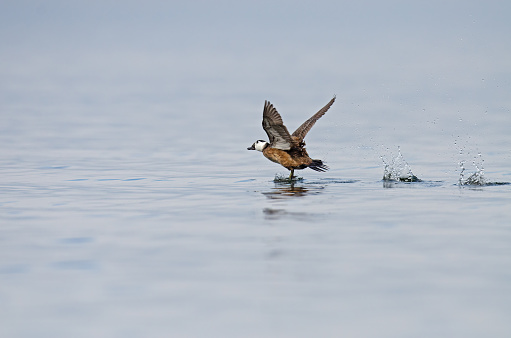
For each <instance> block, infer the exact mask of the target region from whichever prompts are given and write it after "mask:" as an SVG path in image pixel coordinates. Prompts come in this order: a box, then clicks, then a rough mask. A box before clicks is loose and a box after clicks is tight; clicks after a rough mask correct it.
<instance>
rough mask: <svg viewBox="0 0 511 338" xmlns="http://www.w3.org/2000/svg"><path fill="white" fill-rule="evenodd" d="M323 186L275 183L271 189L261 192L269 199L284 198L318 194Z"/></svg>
mask: <svg viewBox="0 0 511 338" xmlns="http://www.w3.org/2000/svg"><path fill="white" fill-rule="evenodd" d="M324 188H325V187H324V186H310V187H304V186H303V185H296V184H295V183H289V184H275V188H273V189H272V190H271V191H267V192H263V193H262V194H263V195H265V196H266V197H268V198H269V199H285V198H294V197H305V196H307V195H316V194H320V193H321V192H322V191H323V189H324Z"/></svg>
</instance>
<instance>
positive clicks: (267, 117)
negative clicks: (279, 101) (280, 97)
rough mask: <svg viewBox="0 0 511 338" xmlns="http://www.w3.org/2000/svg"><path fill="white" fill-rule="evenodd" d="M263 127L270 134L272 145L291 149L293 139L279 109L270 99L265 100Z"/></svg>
mask: <svg viewBox="0 0 511 338" xmlns="http://www.w3.org/2000/svg"><path fill="white" fill-rule="evenodd" d="M263 129H264V131H265V132H266V134H268V138H269V140H270V145H271V147H273V148H277V149H282V150H289V149H291V147H292V145H293V143H294V142H293V139H292V138H291V135H289V131H287V128H286V126H285V125H284V122H282V117H281V116H280V114H279V113H278V112H277V109H275V108H274V107H273V105H272V104H271V103H270V102H269V101H264V110H263Z"/></svg>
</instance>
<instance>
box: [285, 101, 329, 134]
mask: <svg viewBox="0 0 511 338" xmlns="http://www.w3.org/2000/svg"><path fill="white" fill-rule="evenodd" d="M334 101H335V96H334V98H333V99H331V100H330V102H328V103H327V104H326V106H324V107H323V108H321V109H320V110H319V111H318V112H317V113H316V114H314V115H312V117H311V118H310V119H308V120H307V121H305V122H304V123H302V125H301V126H300V127H298V129H296V130H295V132H294V133H293V136H294V137H296V138H297V139H298V140H299V142H302V141H303V139H304V138H305V135H307V133H308V132H309V130H311V128H312V126H313V125H314V124H315V123H316V121H317V120H319V118H320V117H321V116H323V115H325V113H326V112H327V110H328V109H330V106H331V105H332V104H333V103H334Z"/></svg>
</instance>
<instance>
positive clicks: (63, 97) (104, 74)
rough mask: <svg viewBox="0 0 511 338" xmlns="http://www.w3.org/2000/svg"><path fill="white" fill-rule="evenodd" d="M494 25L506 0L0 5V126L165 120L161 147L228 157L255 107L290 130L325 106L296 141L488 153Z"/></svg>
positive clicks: (499, 31) (503, 62) (508, 82)
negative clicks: (462, 139) (443, 146)
mask: <svg viewBox="0 0 511 338" xmlns="http://www.w3.org/2000/svg"><path fill="white" fill-rule="evenodd" d="M509 13H511V3H509V2H508V1H427V2H426V1H422V2H417V1H413V2H410V1H357V2H353V1H301V2H295V1H249V2H246V1H182V2H175V1H170V2H165V1H144V2H142V1H140V2H138V1H123V2H118V1H3V2H2V3H1V4H0V40H1V46H0V57H1V62H0V77H1V82H0V109H1V112H0V113H1V114H2V115H4V116H3V118H2V120H3V123H10V124H11V125H12V126H13V127H12V128H13V129H12V130H16V128H19V127H16V126H17V125H19V124H23V123H28V122H27V121H20V120H19V118H20V117H19V115H20V114H23V115H27V114H28V115H30V114H32V115H30V116H31V118H34V116H36V117H37V116H39V117H40V119H39V120H37V121H36V122H37V123H40V124H44V123H45V120H44V119H43V118H41V116H40V115H46V116H48V114H50V115H52V114H58V116H59V118H64V119H75V120H76V119H77V117H80V118H81V119H82V120H80V119H78V120H77V121H82V122H83V121H84V120H87V119H89V120H90V119H92V117H95V118H96V119H97V120H98V121H99V122H97V123H96V124H94V125H92V126H91V128H92V129H96V130H97V131H100V129H101V116H105V115H108V116H110V117H111V116H115V117H116V118H117V119H118V120H119V121H129V122H128V123H130V124H131V127H130V128H131V132H132V133H134V134H136V133H137V132H144V130H146V131H145V132H147V130H150V129H151V126H152V124H154V123H168V124H169V134H172V133H177V132H178V131H179V137H177V136H176V138H175V139H173V140H172V139H166V140H161V142H162V143H164V142H167V143H169V141H172V142H171V143H174V144H176V145H181V146H189V147H191V148H193V147H192V146H191V143H193V142H194V141H195V142H198V140H200V142H199V144H198V145H199V146H206V145H207V144H208V142H213V141H212V140H214V139H216V140H218V141H216V142H218V143H224V144H227V145H229V146H230V147H231V148H232V150H234V149H238V148H239V149H245V148H244V147H246V146H247V145H246V143H247V142H248V143H251V142H253V141H254V140H255V139H257V138H262V137H265V134H264V133H263V132H262V130H261V129H260V121H261V110H262V105H263V102H264V100H265V99H269V100H271V101H272V102H273V103H274V104H275V105H276V106H277V108H278V109H279V111H280V112H281V113H282V115H283V116H284V121H285V122H286V124H288V126H289V128H290V129H294V127H296V126H298V125H299V124H300V123H301V122H302V121H303V120H305V118H307V117H308V116H307V115H309V114H311V113H313V112H315V111H317V109H319V108H320V107H321V106H323V105H324V104H325V103H326V102H328V100H329V99H330V98H331V97H332V96H333V95H334V94H336V95H337V97H338V100H337V102H336V104H335V106H334V109H336V110H335V112H334V110H333V112H332V113H329V116H328V119H329V121H328V122H325V123H323V122H322V123H321V124H318V127H315V128H317V130H318V132H317V133H316V135H315V136H313V135H314V134H312V133H311V136H310V137H312V138H314V137H318V135H320V134H322V133H330V134H338V135H337V136H332V137H333V138H334V142H338V143H339V144H341V143H345V142H349V141H353V142H355V143H356V145H357V146H360V145H363V144H364V143H368V142H369V143H373V144H374V145H375V144H383V143H385V144H387V145H388V146H392V147H393V146H396V145H399V144H401V145H402V142H403V140H407V141H406V142H412V146H413V142H414V140H413V139H412V138H414V139H417V144H416V146H419V145H424V144H425V143H428V142H431V140H432V139H434V138H436V137H438V136H439V135H440V136H446V135H448V137H450V138H451V139H454V138H455V137H457V136H459V134H464V135H470V136H471V137H473V139H475V141H474V142H475V143H478V144H480V143H484V142H488V138H487V137H486V135H488V134H492V135H496V137H497V139H493V140H495V142H504V141H508V140H509V138H508V136H506V135H508V133H507V130H508V128H509V126H510V123H511V117H510V116H511V112H510V110H509V109H510V107H511V102H510V101H511V100H510V97H509V93H510V92H511V57H510V56H511V39H510V38H509V37H510V36H511V23H510V21H509ZM34 114H35V115H34ZM38 114H40V115H38ZM28 115H27V116H28ZM52 116H53V115H52ZM167 119H168V120H167ZM460 121H462V122H460ZM68 122H69V121H68ZM169 122H172V123H169ZM389 122H391V123H392V125H393V126H394V130H389V128H388V123H389ZM461 123H463V124H461ZM136 127H138V128H139V130H137V129H136ZM212 127H213V128H212ZM333 127H335V128H338V129H335V130H333V129H332V128H333ZM382 127H383V128H382ZM315 130H316V129H315ZM460 130H463V132H460ZM183 131H189V132H188V133H183ZM13 132H15V131H13ZM20 132H21V131H20ZM456 133H458V135H455V134H456ZM185 134H186V135H185ZM392 137H395V138H396V139H392ZM371 140H372V141H371ZM449 142H450V143H451V144H450V146H451V148H453V144H452V143H453V142H452V140H449ZM241 146H243V147H241ZM370 146H372V145H370ZM240 147H241V148H240ZM198 148H200V147H198ZM483 148H484V147H483ZM236 151H237V150H236Z"/></svg>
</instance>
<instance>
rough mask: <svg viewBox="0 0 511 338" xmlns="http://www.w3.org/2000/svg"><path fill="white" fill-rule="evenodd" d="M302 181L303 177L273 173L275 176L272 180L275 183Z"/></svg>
mask: <svg viewBox="0 0 511 338" xmlns="http://www.w3.org/2000/svg"><path fill="white" fill-rule="evenodd" d="M300 181H303V177H299V176H293V178H291V179H290V178H289V175H282V174H275V178H274V179H273V182H275V183H295V182H300Z"/></svg>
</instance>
